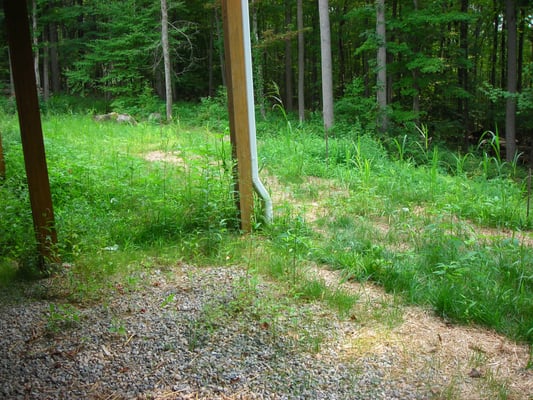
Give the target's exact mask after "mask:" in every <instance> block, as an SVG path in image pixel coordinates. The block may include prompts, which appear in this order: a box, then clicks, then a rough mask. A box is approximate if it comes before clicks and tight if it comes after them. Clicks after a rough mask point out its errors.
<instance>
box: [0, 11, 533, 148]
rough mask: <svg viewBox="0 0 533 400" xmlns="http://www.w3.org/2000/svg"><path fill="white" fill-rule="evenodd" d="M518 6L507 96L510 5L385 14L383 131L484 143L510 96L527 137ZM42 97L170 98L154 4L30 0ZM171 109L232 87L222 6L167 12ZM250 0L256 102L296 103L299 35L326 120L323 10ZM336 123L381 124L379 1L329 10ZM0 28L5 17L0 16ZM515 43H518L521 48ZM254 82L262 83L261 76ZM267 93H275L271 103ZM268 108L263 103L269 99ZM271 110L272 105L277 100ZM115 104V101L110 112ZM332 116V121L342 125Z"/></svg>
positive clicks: (531, 91)
mask: <svg viewBox="0 0 533 400" xmlns="http://www.w3.org/2000/svg"><path fill="white" fill-rule="evenodd" d="M506 1H515V3H516V25H517V29H516V37H517V40H516V41H517V43H516V46H517V55H516V63H517V76H516V80H517V91H516V93H511V94H510V92H509V91H508V90H507V87H506V86H507V82H508V80H507V72H508V71H507V69H508V59H507V56H508V52H507V49H508V46H507V44H508V43H507V38H508V37H509V35H508V27H507V23H506V5H505V0H455V1H448V0H413V1H411V2H404V1H399V0H391V1H387V2H386V3H385V20H386V38H385V42H386V51H387V57H386V58H387V59H386V69H387V82H386V83H387V84H386V87H387V113H388V117H389V120H390V121H391V124H390V125H389V129H388V134H389V135H391V136H394V135H397V134H399V132H400V130H402V129H403V128H405V125H406V124H415V123H424V124H426V125H428V126H429V127H430V129H431V131H432V132H435V135H436V136H438V137H440V138H442V139H444V140H446V141H448V142H456V143H464V142H466V141H467V140H468V139H469V137H470V136H472V135H474V136H475V133H476V132H483V131H485V130H492V131H498V132H500V134H502V133H503V132H504V130H505V104H506V99H508V98H509V96H513V97H514V98H516V104H517V111H516V118H517V120H516V127H517V139H518V140H519V141H526V139H527V138H529V137H533V5H532V4H531V3H530V2H528V1H527V0H506ZM28 8H29V13H30V18H31V19H32V20H33V22H34V24H33V25H34V37H35V41H34V43H35V48H34V51H35V54H36V55H37V57H38V61H39V67H38V68H39V74H40V75H41V82H42V83H41V86H44V82H46V84H48V83H49V82H50V83H51V84H50V88H51V92H52V95H54V94H58V93H67V94H76V95H81V96H88V95H91V96H97V97H105V98H106V99H108V100H109V101H110V104H111V108H126V107H129V108H130V109H132V110H133V112H137V113H143V112H144V113H149V112H154V111H157V110H153V109H151V108H153V107H154V106H153V104H154V98H157V97H160V98H162V99H163V98H164V97H165V87H164V69H163V62H162V54H163V53H162V47H161V35H160V32H161V9H160V1H158V0H120V1H103V0H53V1H48V0H29V7H28ZM168 8H169V9H168V21H169V45H170V58H171V69H172V72H173V74H172V86H173V90H172V92H173V95H174V100H198V99H200V98H202V97H208V96H214V95H216V93H217V88H218V87H220V86H222V85H223V84H224V78H223V71H224V66H223V59H224V58H223V56H224V55H223V45H222V41H223V32H222V22H221V11H220V1H219V0H209V1H199V0H188V1H186V2H184V1H177V0H169V1H168ZM302 8H303V21H302V22H303V24H301V25H303V28H301V29H298V28H297V26H298V24H297V1H287V0H284V1H281V0H254V1H253V2H251V3H250V14H251V18H252V20H253V23H252V24H251V25H252V26H253V29H254V32H253V35H252V37H253V40H254V46H253V47H254V51H253V56H254V63H255V68H254V73H255V74H256V85H257V86H258V88H256V96H257V95H258V94H259V96H261V97H259V96H257V97H258V98H260V99H261V102H263V101H266V102H268V101H269V99H270V101H273V100H272V99H273V98H275V99H277V100H279V99H283V102H284V104H285V106H286V109H287V111H289V112H290V111H292V101H293V100H296V99H297V97H298V93H297V91H296V90H295V87H296V85H293V81H296V80H297V79H298V78H299V74H298V40H297V39H298V34H299V33H302V30H303V34H304V37H305V54H304V55H303V57H304V58H305V63H304V65H305V68H304V71H303V78H304V80H303V82H304V91H303V93H304V94H303V96H304V97H305V99H303V100H305V101H304V102H303V103H304V104H305V105H306V112H307V113H309V112H314V111H317V110H320V109H321V107H322V106H321V101H322V100H321V73H320V71H321V69H320V62H321V57H320V51H321V49H320V31H319V29H318V26H319V24H318V21H319V15H318V7H317V2H316V0H315V1H310V0H303V1H302ZM329 12H330V25H331V47H332V48H331V52H332V58H333V71H332V74H333V86H334V88H333V89H334V95H335V113H336V122H337V124H338V125H342V124H354V123H357V124H361V125H362V126H363V127H365V128H368V129H374V128H375V124H376V113H377V110H378V106H377V102H376V93H377V87H376V86H377V85H376V75H377V70H378V68H377V62H376V54H377V51H378V47H379V43H380V41H379V40H378V36H377V34H376V12H375V3H374V2H373V1H370V0H330V1H329ZM0 25H3V15H1V14H0ZM514 36H515V35H511V37H514ZM0 53H1V57H0V88H3V89H4V92H6V94H9V88H10V76H9V75H10V74H9V62H8V59H9V56H8V50H7V44H6V38H5V33H4V30H3V29H2V30H0ZM258 74H260V75H258ZM273 88H279V89H275V90H278V91H279V92H280V93H276V94H275V96H274V95H273V93H272V90H273ZM263 98H264V99H266V100H263ZM277 100H276V101H277ZM113 101H114V103H113ZM337 117H338V118H337Z"/></svg>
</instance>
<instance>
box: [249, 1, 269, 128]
mask: <svg viewBox="0 0 533 400" xmlns="http://www.w3.org/2000/svg"><path fill="white" fill-rule="evenodd" d="M252 40H253V45H254V47H255V48H254V49H253V53H254V60H255V62H254V69H255V79H254V81H255V82H254V92H255V99H256V102H257V104H258V105H259V112H260V113H261V117H262V118H263V120H266V108H265V94H264V92H263V89H264V83H265V79H264V77H263V60H262V57H261V55H262V53H263V50H261V48H260V47H259V46H258V45H259V33H258V27H257V6H256V5H255V1H254V0H252Z"/></svg>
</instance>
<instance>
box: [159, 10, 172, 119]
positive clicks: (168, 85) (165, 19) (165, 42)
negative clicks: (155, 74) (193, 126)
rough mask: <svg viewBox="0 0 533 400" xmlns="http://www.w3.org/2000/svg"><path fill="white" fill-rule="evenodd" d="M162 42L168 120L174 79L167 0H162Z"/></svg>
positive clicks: (170, 115)
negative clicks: (171, 66)
mask: <svg viewBox="0 0 533 400" xmlns="http://www.w3.org/2000/svg"><path fill="white" fill-rule="evenodd" d="M161 44H162V46H163V63H164V65H165V100H166V113H167V121H171V120H172V79H171V71H170V55H169V46H168V7H167V0H161Z"/></svg>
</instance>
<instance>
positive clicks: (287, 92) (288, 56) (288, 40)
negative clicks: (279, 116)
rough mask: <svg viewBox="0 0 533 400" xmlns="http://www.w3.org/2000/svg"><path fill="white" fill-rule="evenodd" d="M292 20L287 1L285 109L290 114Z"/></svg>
mask: <svg viewBox="0 0 533 400" xmlns="http://www.w3.org/2000/svg"><path fill="white" fill-rule="evenodd" d="M291 19H292V15H291V1H290V0H285V29H286V31H287V37H286V39H285V109H286V110H287V111H288V112H292V110H293V109H294V107H293V104H292V95H293V89H292V43H291V42H292V40H291V38H290V32H289V29H290V25H291Z"/></svg>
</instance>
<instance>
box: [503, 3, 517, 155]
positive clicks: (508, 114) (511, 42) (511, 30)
mask: <svg viewBox="0 0 533 400" xmlns="http://www.w3.org/2000/svg"><path fill="white" fill-rule="evenodd" d="M505 16H506V19H507V92H509V96H508V97H507V102H506V107H505V142H506V146H505V149H506V151H505V155H506V158H507V161H512V160H513V158H514V156H515V154H516V143H515V139H516V97H515V95H516V80H517V79H516V72H517V71H516V3H515V0H506V1H505Z"/></svg>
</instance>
